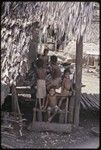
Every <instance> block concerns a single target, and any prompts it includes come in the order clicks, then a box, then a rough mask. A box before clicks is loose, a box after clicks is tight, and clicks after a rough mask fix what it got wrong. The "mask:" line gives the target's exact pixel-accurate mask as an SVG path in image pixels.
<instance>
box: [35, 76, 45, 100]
mask: <svg viewBox="0 0 101 150" xmlns="http://www.w3.org/2000/svg"><path fill="white" fill-rule="evenodd" d="M36 97H37V98H45V97H46V82H45V80H41V79H39V80H37V93H36Z"/></svg>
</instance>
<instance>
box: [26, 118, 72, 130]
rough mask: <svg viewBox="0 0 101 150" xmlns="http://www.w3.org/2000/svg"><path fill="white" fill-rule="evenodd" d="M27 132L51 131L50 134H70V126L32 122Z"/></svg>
mask: <svg viewBox="0 0 101 150" xmlns="http://www.w3.org/2000/svg"><path fill="white" fill-rule="evenodd" d="M28 130H31V131H38V132H40V131H52V132H60V133H61V132H64V133H70V132H71V130H72V124H60V123H49V122H36V121H35V122H33V123H31V124H30V125H29V127H28Z"/></svg>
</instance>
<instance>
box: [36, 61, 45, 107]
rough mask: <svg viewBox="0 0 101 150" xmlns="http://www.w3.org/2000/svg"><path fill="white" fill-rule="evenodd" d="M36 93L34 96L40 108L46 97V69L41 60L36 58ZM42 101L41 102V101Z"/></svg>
mask: <svg viewBox="0 0 101 150" xmlns="http://www.w3.org/2000/svg"><path fill="white" fill-rule="evenodd" d="M36 74H37V93H36V98H37V99H38V100H39V107H40V109H42V106H43V105H44V99H45V97H46V81H45V77H46V69H45V68H43V60H42V59H38V60H37V69H36ZM41 101H42V103H41Z"/></svg>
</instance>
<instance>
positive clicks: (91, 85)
mask: <svg viewBox="0 0 101 150" xmlns="http://www.w3.org/2000/svg"><path fill="white" fill-rule="evenodd" d="M99 81H100V78H99V73H87V71H86V69H83V70H82V83H83V84H84V85H86V86H85V87H82V93H87V94H90V93H92V94H93V93H95V94H99V90H100V82H99Z"/></svg>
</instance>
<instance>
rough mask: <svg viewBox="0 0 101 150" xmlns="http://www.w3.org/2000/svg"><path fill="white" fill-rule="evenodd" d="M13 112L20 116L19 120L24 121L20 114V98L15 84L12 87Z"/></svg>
mask: <svg viewBox="0 0 101 150" xmlns="http://www.w3.org/2000/svg"><path fill="white" fill-rule="evenodd" d="M12 111H13V112H15V113H18V114H19V118H20V119H22V117H21V112H20V107H19V103H18V96H17V92H16V86H15V85H14V84H13V85H12Z"/></svg>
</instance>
